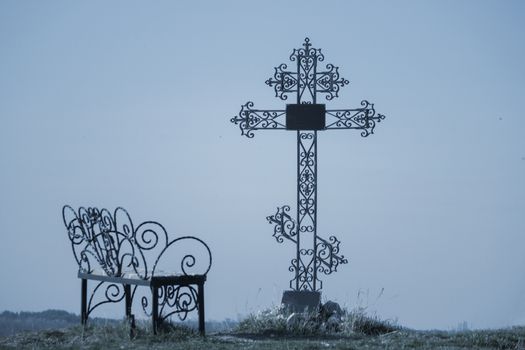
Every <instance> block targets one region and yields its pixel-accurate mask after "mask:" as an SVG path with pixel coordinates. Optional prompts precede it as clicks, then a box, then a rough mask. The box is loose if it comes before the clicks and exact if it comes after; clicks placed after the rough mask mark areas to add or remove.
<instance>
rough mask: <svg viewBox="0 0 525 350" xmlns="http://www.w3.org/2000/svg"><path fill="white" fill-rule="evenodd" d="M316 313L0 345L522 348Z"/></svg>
mask: <svg viewBox="0 0 525 350" xmlns="http://www.w3.org/2000/svg"><path fill="white" fill-rule="evenodd" d="M317 317H318V315H315V314H310V315H305V317H304V318H301V319H300V321H298V322H296V323H294V324H292V325H289V324H287V322H286V319H287V315H286V314H285V313H283V312H282V311H281V310H279V309H272V310H266V311H264V312H260V313H257V314H254V315H250V316H249V317H247V318H246V319H245V320H243V321H242V322H240V323H239V325H238V326H237V328H236V329H234V330H233V331H228V332H222V333H212V334H208V335H207V336H206V337H200V336H198V335H197V334H196V333H195V331H194V330H191V329H188V328H185V327H181V326H179V325H177V324H176V325H170V326H168V327H166V328H165V329H164V330H163V331H161V332H160V334H158V335H153V334H152V332H151V330H150V327H149V326H150V324H149V322H139V323H138V325H137V335H136V337H135V338H134V339H133V340H131V339H130V337H129V331H130V329H129V326H128V324H127V323H126V322H118V323H116V322H110V323H107V324H103V323H98V324H94V325H90V326H87V327H86V328H84V327H81V326H79V325H78V326H73V327H68V328H62V329H53V330H43V331H37V332H35V331H33V332H22V333H18V334H16V335H13V336H8V337H0V349H143V350H156V349H159V350H163V349H175V350H178V349H187V350H193V349H219V350H222V349H224V350H231V349H253V350H263V349H287V350H291V349H297V350H299V349H337V350H342V349H346V350H350V349H372V350H374V349H447V350H456V349H473V348H474V349H514V350H521V349H522V350H525V327H514V328H508V329H500V330H479V331H461V332H445V331H415V330H410V329H406V328H402V327H400V326H398V325H396V324H395V323H393V322H391V321H384V320H381V319H379V318H378V317H376V316H369V315H366V314H365V313H364V311H363V310H357V311H353V312H346V313H345V314H344V315H343V317H341V320H340V325H339V326H340V327H338V328H326V327H324V328H323V327H322V322H321V323H319V319H318V318H317Z"/></svg>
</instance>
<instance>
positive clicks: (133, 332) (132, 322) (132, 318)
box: [124, 284, 136, 339]
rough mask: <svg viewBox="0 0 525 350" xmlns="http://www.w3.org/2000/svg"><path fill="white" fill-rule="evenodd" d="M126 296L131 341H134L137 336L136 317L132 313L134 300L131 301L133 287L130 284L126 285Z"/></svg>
mask: <svg viewBox="0 0 525 350" xmlns="http://www.w3.org/2000/svg"><path fill="white" fill-rule="evenodd" d="M124 295H125V302H126V319H127V320H128V322H129V325H130V330H129V337H130V338H131V339H134V338H135V336H136V329H135V326H136V325H135V316H134V315H133V314H132V313H131V306H132V302H133V300H132V299H131V286H130V285H129V284H125V285H124Z"/></svg>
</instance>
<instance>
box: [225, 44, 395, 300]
mask: <svg viewBox="0 0 525 350" xmlns="http://www.w3.org/2000/svg"><path fill="white" fill-rule="evenodd" d="M302 46H303V47H302V48H299V49H294V50H293V52H292V54H291V55H290V61H292V62H294V64H293V67H290V69H288V66H287V65H286V64H284V63H283V64H281V65H279V66H278V67H275V73H274V74H273V77H271V78H270V79H268V80H266V84H267V85H269V86H271V87H273V88H274V90H275V96H276V97H279V98H280V99H281V100H287V99H288V97H289V96H295V98H296V101H295V104H287V105H286V109H285V110H276V109H268V110H264V109H254V108H253V107H254V104H253V102H247V103H246V104H244V105H243V106H242V107H241V111H240V112H239V115H238V116H235V117H234V118H232V119H231V122H232V123H234V124H236V125H239V127H240V129H241V134H242V135H244V136H246V137H248V138H252V137H253V136H254V134H253V132H254V131H255V130H269V129H270V130H273V129H282V130H295V131H296V132H297V216H296V220H294V219H293V218H292V217H291V216H290V215H289V212H290V207H289V206H288V205H284V206H282V207H278V208H277V211H276V212H275V214H273V215H271V216H268V217H267V220H268V222H269V223H270V224H274V233H273V237H275V239H276V240H277V242H279V243H282V242H283V241H284V240H285V239H286V240H288V241H291V242H293V243H294V244H295V245H296V256H295V258H293V259H292V261H291V263H292V265H291V266H290V268H289V270H290V272H294V274H295V276H294V278H293V279H292V280H291V281H290V288H291V289H293V290H295V291H320V290H321V289H322V287H323V284H322V281H321V280H320V279H319V278H318V273H324V274H327V275H329V274H331V273H332V272H335V271H337V267H338V266H339V264H346V263H348V260H347V259H345V257H344V256H343V255H341V254H339V243H340V242H339V240H338V239H337V238H336V237H335V236H330V238H329V239H324V238H321V237H319V236H318V235H317V132H318V131H323V130H329V129H357V130H361V136H363V137H366V136H368V135H370V134H373V133H374V128H375V125H376V122H377V123H378V122H380V121H381V120H383V119H384V118H385V116H384V115H381V114H376V112H375V109H374V105H373V104H372V103H369V102H368V101H366V100H363V101H361V107H359V108H354V109H331V110H327V109H326V106H325V105H324V104H318V102H317V99H318V96H319V95H321V96H324V97H325V98H326V100H332V99H334V98H336V97H338V96H339V89H340V88H341V87H343V86H345V85H347V84H348V80H346V79H344V78H342V77H340V76H339V72H338V69H339V67H336V66H334V65H333V64H327V65H326V66H325V68H322V67H321V62H323V61H324V55H323V54H322V53H321V49H315V48H313V47H312V45H311V44H310V39H308V38H306V39H305V40H304V43H303V45H302ZM323 69H325V70H323Z"/></svg>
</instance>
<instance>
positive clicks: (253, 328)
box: [234, 307, 401, 337]
mask: <svg viewBox="0 0 525 350" xmlns="http://www.w3.org/2000/svg"><path fill="white" fill-rule="evenodd" d="M288 317H290V314H289V313H287V312H285V311H284V310H283V309H282V308H280V307H277V308H274V309H270V310H265V311H262V312H259V313H257V314H252V315H250V316H248V317H247V318H246V319H244V320H243V321H241V322H240V323H239V325H238V326H237V328H236V329H235V330H234V332H236V333H237V334H244V335H251V336H254V335H263V336H264V335H266V336H268V335H269V336H272V335H273V336H290V337H315V336H338V335H339V336H344V335H350V334H363V335H381V334H387V333H391V332H395V331H398V330H400V329H401V327H399V326H398V325H396V324H395V323H394V322H392V321H389V320H381V319H380V318H379V317H377V316H370V315H367V314H366V313H365V311H364V309H357V310H354V311H351V312H349V311H344V312H343V315H341V318H340V320H338V321H337V322H327V321H326V320H325V319H324V318H323V316H322V314H319V313H318V312H312V313H307V314H301V315H300V316H299V317H297V318H296V321H295V322H288V321H287V319H288Z"/></svg>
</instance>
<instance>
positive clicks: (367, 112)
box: [326, 100, 385, 137]
mask: <svg viewBox="0 0 525 350" xmlns="http://www.w3.org/2000/svg"><path fill="white" fill-rule="evenodd" d="M361 106H363V107H362V108H355V109H331V110H327V111H326V116H327V119H328V118H330V119H331V122H330V123H327V125H326V129H357V130H362V131H361V136H363V137H367V136H368V135H371V134H373V133H374V129H375V127H376V123H379V122H381V120H383V119H385V116H384V115H382V114H379V113H378V114H376V110H375V109H374V104H373V103H369V102H368V101H366V100H363V101H361Z"/></svg>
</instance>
